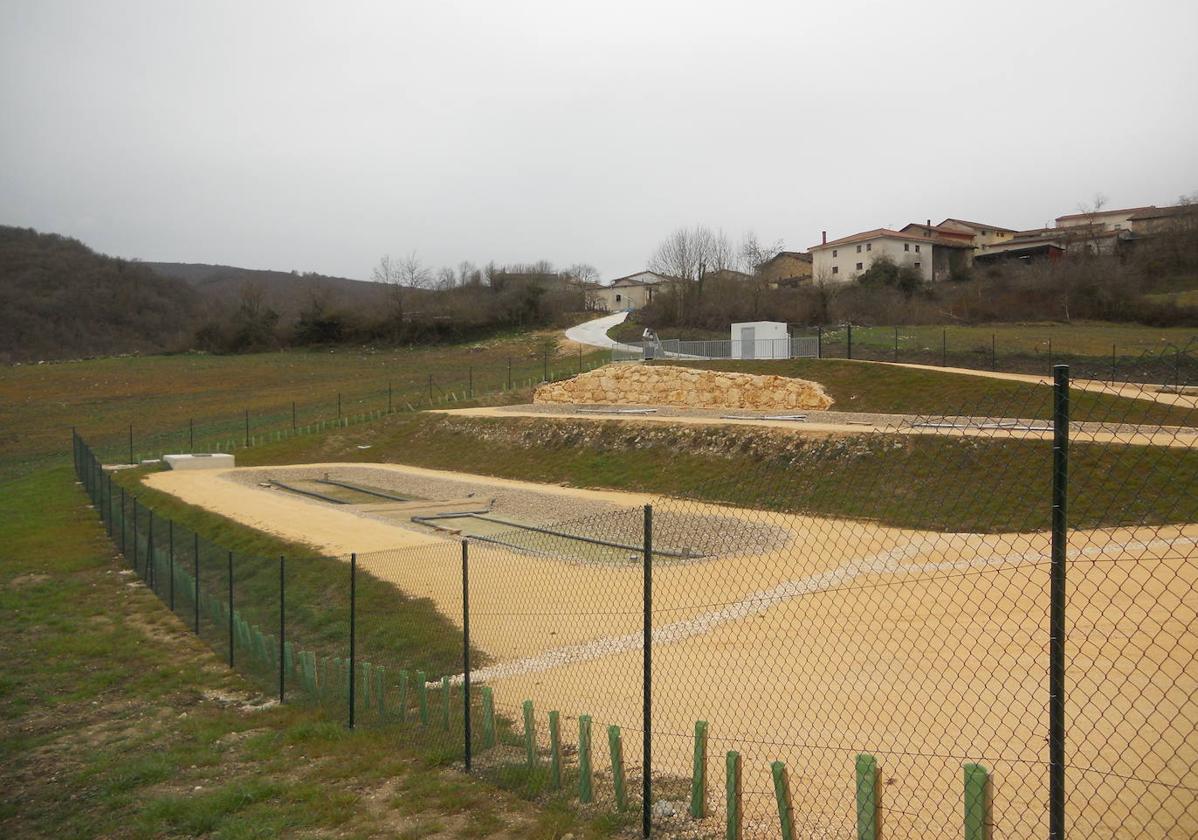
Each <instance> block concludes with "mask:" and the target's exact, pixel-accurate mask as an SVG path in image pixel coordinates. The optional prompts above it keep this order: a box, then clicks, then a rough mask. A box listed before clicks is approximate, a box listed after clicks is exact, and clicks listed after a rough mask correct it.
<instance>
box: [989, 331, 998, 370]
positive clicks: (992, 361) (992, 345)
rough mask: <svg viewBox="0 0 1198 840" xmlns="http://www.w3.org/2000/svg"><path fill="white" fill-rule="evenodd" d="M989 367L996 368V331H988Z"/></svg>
mask: <svg viewBox="0 0 1198 840" xmlns="http://www.w3.org/2000/svg"><path fill="white" fill-rule="evenodd" d="M990 369H991V370H998V333H990Z"/></svg>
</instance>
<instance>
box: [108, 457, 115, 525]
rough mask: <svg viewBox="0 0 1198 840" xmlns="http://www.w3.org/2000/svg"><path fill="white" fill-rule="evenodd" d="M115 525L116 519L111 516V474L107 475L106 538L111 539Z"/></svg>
mask: <svg viewBox="0 0 1198 840" xmlns="http://www.w3.org/2000/svg"><path fill="white" fill-rule="evenodd" d="M115 524H116V517H115V516H113V515H112V473H109V474H108V538H109V539H112V529H113V526H114V525H115Z"/></svg>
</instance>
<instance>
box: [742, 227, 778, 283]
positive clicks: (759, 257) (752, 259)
mask: <svg viewBox="0 0 1198 840" xmlns="http://www.w3.org/2000/svg"><path fill="white" fill-rule="evenodd" d="M781 250H782V240H781V239H778V240H775V241H773V242H762V241H760V240H759V239H758V238H757V234H756V233H754V232H753V231H749V232H748V233H746V234H745V235H744V236H743V237H741V240H740V253H739V254H738V256H739V257H740V270H741V271H743V272H745V273H746V274H757V273H758V271H759V270H760V269H761V266H762V265H764V264H765V263H767V262H769V261H770V260H771V259H773V258H774V257H776V256H777V255H778V252H779V251H781Z"/></svg>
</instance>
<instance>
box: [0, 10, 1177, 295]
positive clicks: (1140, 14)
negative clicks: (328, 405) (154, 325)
mask: <svg viewBox="0 0 1198 840" xmlns="http://www.w3.org/2000/svg"><path fill="white" fill-rule="evenodd" d="M0 21H2V23H0V224H13V225H20V226H30V227H35V228H38V229H39V230H46V231H55V232H60V233H65V234H69V235H71V236H75V237H77V238H79V239H82V240H83V241H84V242H86V243H87V244H89V245H91V246H92V247H94V248H96V249H97V250H100V251H103V252H105V253H110V254H115V255H120V256H125V257H139V258H143V259H148V260H172V261H186V262H210V263H227V264H234V265H242V266H247V267H253V268H275V269H284V270H290V269H293V268H294V269H299V270H307V271H320V272H323V273H329V274H339V275H344V276H349V277H358V278H367V277H369V275H370V270H371V267H372V266H373V265H374V264H375V263H376V262H377V261H378V258H379V257H380V256H381V255H382V254H384V253H388V252H390V253H392V254H396V255H398V254H401V253H406V252H408V251H411V250H415V251H416V252H417V253H418V255H419V256H420V258H421V259H423V260H424V261H425V262H427V263H430V264H432V265H442V264H456V263H457V262H459V261H460V260H463V259H469V260H473V261H475V262H477V263H484V262H486V261H488V260H495V261H497V262H501V263H502V262H514V261H532V260H537V259H548V260H552V261H554V262H555V263H558V264H568V263H572V262H589V263H592V264H594V265H595V266H597V267H598V268H599V269H600V271H601V272H602V274H603V276H604V277H605V278H608V279H610V278H612V277H616V276H619V275H621V274H626V273H629V272H632V271H635V270H638V269H640V268H642V267H643V265H644V263H645V261H646V259H647V258H648V256H649V254H650V253H651V252H652V250H653V248H654V246H655V244H656V243H657V242H658V241H659V240H660V239H661V238H662V237H663V236H664V235H665V234H667V233H668V232H669V231H671V230H672V229H674V228H676V227H679V226H682V225H693V224H696V223H704V224H707V225H710V226H712V227H714V228H723V229H724V230H725V231H727V232H728V233H729V234H730V235H732V236H733V237H739V235H740V234H741V232H742V231H744V230H747V229H752V230H755V231H756V232H757V234H758V235H759V237H761V238H762V239H765V240H774V239H781V240H784V241H785V244H786V247H788V248H791V249H795V250H801V249H805V248H806V247H807V246H809V245H811V244H814V243H815V242H817V241H818V240H819V236H820V231H821V230H827V231H828V235H829V237H830V238H831V237H837V236H843V235H846V234H849V233H853V232H856V231H859V230H865V229H869V228H874V227H880V226H901V225H902V224H904V223H906V222H908V221H922V220H924V219H926V218H928V217H932V218H933V220H934V221H938V220H939V219H941V218H943V217H945V216H955V217H958V218H964V219H971V220H977V221H985V222H992V223H994V224H999V225H1003V226H1007V227H1015V228H1020V227H1036V226H1040V225H1043V224H1046V223H1048V222H1050V220H1051V219H1053V218H1054V217H1055V216H1058V215H1061V214H1064V213H1070V212H1075V211H1076V210H1077V207H1078V205H1079V203H1081V202H1086V201H1088V200H1089V199H1090V198H1091V197H1092V196H1093V195H1094V194H1095V193H1096V192H1101V193H1103V194H1105V195H1106V196H1108V197H1109V199H1110V206H1114V207H1117V206H1137V205H1141V204H1162V203H1170V202H1172V201H1173V200H1175V199H1176V198H1177V196H1178V195H1179V194H1182V193H1186V194H1188V193H1193V192H1196V191H1198V107H1195V106H1196V104H1198V37H1196V36H1198V3H1195V2H1193V0H1176V1H1175V2H1151V0H1150V1H1148V2H1145V0H1139V2H1135V3H1128V2H1126V0H1124V1H1123V2H1118V3H1106V2H1095V0H1087V1H1086V2H1043V0H1040V1H1039V2H1034V3H1019V2H1004V3H984V4H983V3H972V2H963V0H958V2H953V3H922V2H911V1H910V0H907V1H906V2H902V3H879V2H863V3H855V2H839V1H838V2H819V3H816V2H783V3H748V2H729V3H726V4H705V3H698V2H693V0H692V2H680V3H657V2H651V1H650V0H639V2H631V3H621V2H613V0H602V2H595V3H576V2H563V0H557V1H556V2H543V3H541V2H514V0H503V2H479V3H460V2H440V1H439V2H427V0H426V1H425V2H379V3H366V2H361V3H346V2H337V3H333V2H329V3H300V2H294V1H293V0H288V2H277V3H266V2H229V3H224V2H212V0H205V2H165V1H164V0H152V2H138V3H130V2H103V0H78V2H67V3H64V2H50V1H49V0H0Z"/></svg>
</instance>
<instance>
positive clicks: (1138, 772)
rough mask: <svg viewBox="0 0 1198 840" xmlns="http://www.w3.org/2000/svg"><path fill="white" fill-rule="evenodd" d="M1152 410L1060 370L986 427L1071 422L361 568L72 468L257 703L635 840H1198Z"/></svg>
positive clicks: (1171, 500)
mask: <svg viewBox="0 0 1198 840" xmlns="http://www.w3.org/2000/svg"><path fill="white" fill-rule="evenodd" d="M1104 396H1105V395H1104ZM1151 396H1152V394H1151V393H1150V392H1149V391H1147V390H1145V397H1146V399H1145V400H1142V401H1132V400H1126V399H1123V398H1122V397H1121V396H1119V395H1118V394H1116V393H1115V392H1112V393H1111V394H1110V395H1109V399H1103V398H1096V397H1095V396H1094V395H1092V394H1089V393H1086V392H1081V391H1071V389H1070V387H1069V377H1068V369H1067V368H1065V367H1064V366H1060V367H1058V368H1057V369H1056V371H1055V380H1054V386H1053V388H1052V389H1051V390H1050V391H1049V390H1047V389H1045V393H1043V394H1040V393H1038V392H1032V391H1028V392H1025V394H1024V395H1023V396H1022V397H1021V398H1020V402H1019V404H1017V405H1006V406H1002V407H998V406H991V405H988V406H986V409H985V410H984V411H973V412H963V415H969V414H972V416H974V417H981V416H998V417H1014V418H1020V417H1023V418H1037V417H1043V416H1048V417H1050V418H1051V420H1052V422H1051V427H1050V431H1049V432H1047V433H1045V432H1044V431H1043V428H1042V424H1039V425H1033V424H1025V425H1024V426H1021V427H1008V428H1002V429H994V430H992V432H991V434H992V436H991V437H990V438H987V439H986V440H985V441H979V440H978V439H977V438H976V437H966V436H965V435H964V434H963V430H960V429H951V430H947V431H946V434H945V435H943V436H942V437H939V438H922V437H921V438H918V439H917V438H902V437H900V436H898V435H889V434H885V433H883V434H870V435H861V436H856V437H852V438H846V439H844V440H838V441H829V442H826V443H824V444H818V445H816V450H815V451H814V454H813V455H812V457H814V459H815V462H814V466H812V467H810V468H809V469H808V468H804V467H801V466H795V465H794V462H793V461H792V460H790V459H791V458H792V455H793V453H792V452H786V453H782V454H780V455H778V462H777V463H773V462H772V461H771V457H770V455H769V454H768V453H756V454H760V457H757V458H755V460H756V461H758V462H759V463H760V468H759V469H757V470H756V471H754V470H748V471H747V472H745V473H743V474H738V475H737V476H735V477H734V478H730V479H727V485H726V486H711V487H707V488H706V489H707V490H708V491H709V492H708V493H707V496H706V497H705V498H704V500H702V501H701V500H699V499H694V500H683V499H659V500H656V501H654V502H653V504H652V506H645V507H643V508H620V509H614V510H613V509H610V508H604V509H593V510H592V509H588V508H587V507H586V504H587V503H586V502H585V501H584V500H580V501H578V503H577V504H578V514H577V516H576V518H573V519H569V520H566V521H556V522H553V523H543V524H538V525H530V524H528V523H525V524H524V525H523V526H522V527H513V528H510V529H504V528H495V527H490V526H493V525H494V524H495V523H494V522H493V521H487V520H486V519H485V518H482V519H481V521H480V522H478V523H475V522H473V521H471V520H470V519H469V518H468V517H464V518H463V520H462V522H461V523H460V525H461V532H460V535H459V536H457V537H454V538H447V539H445V540H444V541H443V542H436V543H432V544H430V545H426V546H419V547H414V548H405V549H396V550H393V551H385V552H372V553H359V554H354V555H351V556H349V557H348V558H295V559H293V558H286V559H284V558H257V557H250V556H245V555H241V554H237V553H235V552H230V551H227V550H226V549H224V548H223V547H221V546H219V545H216V544H213V543H209V542H208V541H206V540H204V539H203V538H201V537H200V536H199V535H197V534H195V533H194V532H192V531H189V530H187V529H186V528H184V527H183V526H182V525H180V524H179V523H173V522H171V521H170V520H169V519H167V518H166V517H163V516H162V515H161V514H158V513H155V512H154V511H153V510H152V509H151V508H150V507H147V506H146V505H145V504H143V503H142V501H141V500H139V499H137V498H135V497H134V494H133V493H132V492H131V491H128V490H127V489H126V488H123V487H121V486H120V485H119V483H114V480H113V473H112V472H110V471H106V470H105V469H104V468H103V466H102V464H101V462H100V461H99V460H98V459H97V458H96V456H95V453H93V452H92V451H91V449H90V448H89V447H88V445H87V444H86V442H85V441H84V440H83V439H82V438H80V437H78V436H75V438H74V450H75V464H76V470H77V473H78V475H79V479H80V481H81V483H82V484H83V486H84V488H85V489H86V491H87V492H88V493H89V496H90V498H91V501H92V504H93V505H94V506H95V507H96V508H97V510H98V511H99V512H100V514H101V517H102V519H103V520H104V522H105V525H106V527H107V528H108V531H109V534H110V535H111V537H112V539H113V541H114V542H115V543H116V544H117V545H118V547H120V549H121V552H122V554H123V555H124V556H125V558H126V559H127V561H128V562H129V563H130V565H131V566H132V568H133V570H134V571H135V572H136V573H137V574H139V575H140V576H141V578H142V579H143V580H144V581H145V583H146V585H147V586H148V587H150V588H151V590H152V591H154V592H155V593H156V594H158V595H159V597H161V598H162V599H163V600H164V602H166V603H167V604H168V606H169V608H170V609H172V610H173V611H174V612H175V613H176V614H177V615H179V617H180V618H181V619H182V620H185V621H187V622H188V623H189V625H191V626H192V629H193V630H194V632H196V633H197V634H198V635H200V636H201V637H202V638H204V639H205V640H206V641H208V642H209V643H210V644H211V645H212V646H213V647H214V649H216V650H217V651H218V652H219V653H220V654H221V655H222V656H223V657H225V658H226V659H227V661H228V662H229V664H230V665H231V666H233V667H236V668H238V669H239V670H241V671H242V672H243V673H244V674H245V675H246V676H247V678H249V679H251V680H253V681H255V682H257V683H258V684H259V685H260V686H261V687H262V688H263V691H266V692H270V693H276V692H277V695H278V698H279V699H280V700H281V701H286V702H304V703H313V704H319V705H320V706H322V707H324V708H325V709H327V711H328V713H329V714H332V715H335V716H337V717H339V718H341V719H343V720H344V721H345V723H346V725H347V726H350V727H354V728H363V727H374V726H402V727H407V729H408V730H410V731H411V733H412V737H413V739H414V741H416V742H417V743H419V744H422V745H424V746H426V747H431V748H433V749H434V750H436V751H437V752H438V753H439V754H440V755H441V756H442V757H443V758H445V759H446V760H451V761H453V762H455V763H456V762H460V764H461V766H462V767H463V768H464V769H465V770H467V771H468V772H474V773H477V774H481V775H483V776H487V777H492V778H496V779H502V780H507V781H508V782H510V781H511V780H512V779H513V778H514V777H517V778H520V779H522V780H524V783H525V784H527V785H530V786H531V789H536V790H547V791H551V790H567V791H571V792H572V793H573V795H575V796H576V797H577V799H578V801H579V802H580V803H582V804H583V805H585V806H587V807H589V808H595V809H612V810H614V811H616V812H619V813H622V814H624V817H625V819H628V820H630V821H635V820H636V819H637V817H639V821H640V823H641V831H642V834H643V835H644V836H649V835H650V834H651V833H653V832H655V831H658V830H664V831H666V832H667V833H668V832H670V831H677V830H684V831H686V832H688V833H687V835H686V836H699V837H728V838H741V837H779V836H780V837H782V838H786V840H793V838H798V837H857V838H859V839H861V838H869V840H877V838H882V837H886V838H890V837H896V838H897V837H904V838H905V837H943V836H951V835H956V836H961V835H962V834H963V835H964V836H965V837H966V838H970V840H982V838H989V837H1020V838H1022V837H1028V838H1031V837H1037V838H1039V837H1045V836H1047V837H1050V838H1053V839H1054V840H1063V838H1065V837H1067V836H1071V835H1073V836H1088V837H1124V836H1128V837H1131V836H1136V837H1160V838H1165V837H1182V836H1198V785H1195V784H1194V782H1193V779H1194V772H1195V770H1198V678H1196V675H1198V525H1196V524H1195V523H1198V509H1196V505H1198V445H1196V441H1198V438H1195V436H1194V434H1193V432H1194V430H1195V427H1196V426H1198V411H1196V410H1195V409H1194V408H1193V407H1192V406H1188V405H1182V404H1177V403H1174V404H1169V405H1164V404H1161V403H1158V402H1152V400H1151ZM1044 400H1047V403H1045V402H1044ZM1093 426H1101V427H1102V428H1104V429H1108V430H1109V429H1115V430H1116V442H1115V443H1101V444H1100V443H1097V442H1096V438H1091V437H1090V436H1089V435H1088V434H1087V432H1086V431H1085V430H1086V429H1088V428H1091V427H1093ZM1140 429H1151V430H1152V431H1153V433H1154V434H1156V435H1160V434H1162V430H1164V432H1163V433H1167V434H1172V435H1173V436H1174V440H1173V441H1172V443H1173V445H1172V446H1170V447H1164V446H1158V445H1151V444H1149V443H1145V442H1144V441H1143V440H1142V439H1141V436H1140V434H1139V430H1140ZM856 449H859V450H860V452H857V453H856V454H855V450H856ZM796 451H797V450H796ZM804 451H806V450H804ZM808 454H809V455H811V454H812V453H811V452H808ZM713 457H718V456H713ZM804 469H806V472H802V471H803V470H804ZM828 472H835V475H834V476H833V479H834V483H832V482H829V483H827V484H825V485H817V484H816V479H815V478H814V476H819V475H822V474H824V473H828ZM788 476H789V477H788ZM904 477H914V480H913V481H912V482H911V483H910V484H907V483H904ZM813 485H815V486H813ZM762 487H767V488H768V492H766V493H763V494H760V495H759V496H758V497H757V498H758V500H759V506H758V507H757V509H753V510H747V509H738V508H732V507H729V506H728V502H729V501H732V500H735V499H737V498H741V495H738V494H742V493H743V491H744V490H745V489H746V488H757V489H760V488H762ZM938 488H944V489H945V490H946V491H947V492H938ZM829 492H836V493H839V494H841V496H842V501H843V502H844V508H845V513H844V514H843V515H841V516H839V517H827V516H815V515H812V514H815V513H819V512H820V510H818V509H814V506H813V504H812V503H811V502H812V500H816V499H818V497H819V495H820V494H824V495H826V494H827V493H829ZM896 497H897V498H896ZM513 521H514V520H513ZM472 529H473V530H472ZM647 641H650V642H651V643H649V644H646V642H647ZM644 803H649V807H644Z"/></svg>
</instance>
